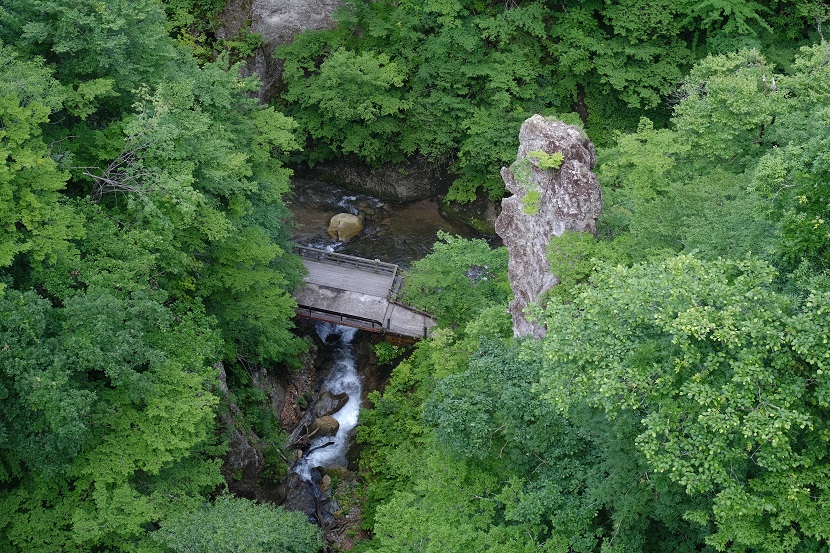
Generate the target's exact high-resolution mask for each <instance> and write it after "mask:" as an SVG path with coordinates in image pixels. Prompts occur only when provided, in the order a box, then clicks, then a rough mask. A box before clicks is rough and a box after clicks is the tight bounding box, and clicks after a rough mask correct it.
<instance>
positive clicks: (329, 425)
mask: <svg viewBox="0 0 830 553" xmlns="http://www.w3.org/2000/svg"><path fill="white" fill-rule="evenodd" d="M338 430H340V423H339V422H338V421H337V419H335V418H334V417H330V416H325V417H318V418H316V419H314V421H313V422H312V423H311V424H310V425H308V436H309V437H313V438H319V437H320V436H334V435H335V434H337V431H338Z"/></svg>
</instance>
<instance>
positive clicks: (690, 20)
mask: <svg viewBox="0 0 830 553" xmlns="http://www.w3.org/2000/svg"><path fill="white" fill-rule="evenodd" d="M820 8H821V6H818V4H816V3H813V2H805V1H803V0H794V1H781V2H779V1H769V2H755V1H737V2H732V1H705V2H699V1H697V0H694V1H693V0H688V1H681V2H677V1H669V0H613V1H604V0H590V1H587V2H586V1H579V2H560V3H555V4H554V3H550V2H543V1H541V0H529V1H521V2H515V1H510V2H482V1H480V0H458V1H448V2H429V3H418V2H397V1H395V2H393V1H390V0H382V1H368V0H350V1H348V2H345V3H344V7H343V9H342V10H341V11H340V12H339V13H338V14H336V16H335V17H336V21H337V27H336V28H335V29H333V30H325V31H312V32H306V33H302V34H301V35H300V36H299V37H298V39H297V40H296V41H294V42H293V43H292V44H290V45H288V46H285V47H282V48H280V49H279V50H278V52H277V56H278V57H279V58H281V59H283V60H284V63H285V68H286V72H285V76H284V79H285V90H284V92H283V93H282V97H281V101H282V102H283V103H284V105H285V107H286V109H287V110H288V112H289V113H290V114H292V115H293V116H295V117H296V118H297V120H298V122H300V125H301V128H302V130H303V132H305V133H306V134H307V136H308V137H309V146H310V147H309V148H308V149H307V153H306V154H304V156H302V160H303V161H306V162H309V163H312V164H313V163H317V162H319V161H321V160H325V159H330V158H332V157H339V156H343V155H355V156H357V157H358V158H360V159H361V160H363V161H365V162H368V163H369V164H371V165H379V164H381V163H383V162H396V161H400V160H402V159H403V158H405V157H408V156H412V155H422V156H425V157H426V158H428V159H430V160H432V161H433V162H435V163H438V164H441V165H445V166H448V167H449V168H450V169H451V170H452V171H453V172H454V173H455V174H456V175H458V178H457V180H456V182H455V184H454V185H453V187H452V188H451V189H450V191H449V193H448V198H449V199H451V200H457V201H461V202H469V201H471V200H473V199H475V198H476V195H477V194H478V193H482V192H483V193H486V194H487V195H489V196H490V197H491V198H493V199H499V198H500V197H501V196H502V195H503V193H504V188H503V184H502V181H501V179H500V177H499V173H498V171H499V169H500V168H501V167H502V166H506V165H508V164H509V163H510V162H511V161H512V160H513V159H515V151H516V146H517V139H516V137H517V135H518V129H519V126H520V125H521V123H522V121H524V120H525V119H526V118H528V117H529V116H530V115H532V114H534V113H540V114H543V115H546V116H564V117H566V118H569V119H573V120H574V121H571V122H576V119H577V115H575V114H578V118H579V119H581V123H582V124H584V125H585V127H586V129H587V132H588V134H589V135H590V136H591V138H592V139H593V140H594V142H595V143H597V144H601V145H605V144H608V143H610V142H612V141H613V138H614V134H615V132H617V131H630V130H633V129H635V128H636V126H637V121H638V120H639V118H640V117H641V116H648V117H650V118H651V119H652V120H653V121H655V122H657V123H658V127H660V126H663V125H664V124H665V123H666V122H667V121H668V118H669V116H670V113H671V106H672V105H673V103H675V102H676V97H677V91H678V89H679V90H680V94H681V95H683V96H688V95H691V94H692V93H693V91H691V90H688V89H686V88H685V87H684V84H683V83H684V76H685V75H686V74H687V72H688V71H689V69H690V68H691V67H692V66H693V64H694V63H695V62H697V61H700V60H703V59H705V58H706V57H707V55H710V54H725V53H729V52H733V51H735V50H738V49H741V48H753V47H754V48H762V49H764V50H765V51H768V52H769V53H770V55H774V57H775V59H776V62H777V61H778V60H782V62H783V63H790V62H791V56H792V53H793V52H795V51H796V50H797V48H798V47H799V46H801V45H803V44H806V43H808V42H809V38H808V37H809V35H810V32H811V29H813V25H814V22H815V14H816V10H820ZM770 65H771V64H770ZM723 79H724V80H723V82H722V83H720V84H718V83H715V82H714V81H713V83H712V84H713V88H712V93H713V94H718V92H717V90H721V91H722V93H723V94H727V95H728V91H729V90H730V88H729V86H734V83H732V84H730V82H729V79H730V77H729V76H728V75H727V74H726V73H724V74H723ZM718 87H720V88H718ZM742 92H745V90H742ZM736 100H737V97H736ZM689 106H691V104H689ZM746 110H747V111H745V112H743V114H744V115H745V116H746V117H745V119H746V120H745V121H744V122H743V123H740V124H737V125H738V126H739V127H740V126H741V125H744V127H746V128H754V125H755V123H756V122H758V121H760V120H761V119H763V118H764V117H765V113H764V111H763V110H754V109H753V108H751V107H749V106H747V107H746ZM732 132H740V129H738V128H735V129H730V128H729V127H728V126H725V127H724V128H723V135H724V137H726V136H727V135H728V134H729V133H732ZM702 146H704V147H705V146H707V145H706V144H703V145H702ZM722 153H723V154H725V155H729V154H728V152H722Z"/></svg>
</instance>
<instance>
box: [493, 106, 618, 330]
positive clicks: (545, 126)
mask: <svg viewBox="0 0 830 553" xmlns="http://www.w3.org/2000/svg"><path fill="white" fill-rule="evenodd" d="M539 152H543V153H542V154H539ZM557 152H559V153H561V154H562V155H563V158H564V159H563V161H562V163H561V165H560V166H559V168H558V169H546V168H545V167H544V165H545V161H546V160H545V159H544V158H545V156H546V154H554V153H557ZM595 166H596V153H595V152H594V145H593V144H591V141H590V140H588V138H587V137H586V136H585V135H584V134H582V132H581V131H580V130H579V129H577V128H576V127H574V126H572V125H567V124H565V123H563V122H561V121H551V120H547V119H545V118H544V117H542V116H541V115H534V116H533V117H531V118H530V119H528V120H526V121H525V122H524V123H523V124H522V128H521V131H520V132H519V152H518V155H517V156H516V162H515V163H514V164H513V165H511V166H510V168H507V167H502V170H501V176H502V179H504V183H505V185H506V186H507V190H509V191H510V192H511V193H512V194H513V195H512V196H510V197H509V198H505V199H504V200H502V211H501V214H500V215H499V217H498V219H497V220H496V232H497V233H498V235H499V236H501V238H502V240H503V241H504V244H505V245H506V246H507V249H508V251H509V253H510V260H509V263H508V278H509V280H510V287H511V288H512V290H513V294H514V298H515V299H514V300H513V301H512V302H511V303H510V314H511V315H512V317H513V334H514V335H515V336H517V337H521V336H533V337H535V338H542V337H543V336H544V335H545V328H544V327H543V326H541V325H538V324H534V323H532V322H530V321H528V320H527V319H526V318H525V315H524V309H525V308H526V307H527V306H528V305H530V304H532V303H536V302H537V301H538V300H539V298H540V297H541V296H542V294H544V293H545V292H547V291H548V290H550V289H551V288H552V287H554V286H556V285H557V284H559V279H558V278H557V277H556V275H554V274H552V273H551V270H550V263H549V261H548V256H547V251H548V245H549V244H550V239H551V237H552V236H561V235H562V233H563V232H564V231H566V230H574V231H580V232H590V233H593V234H596V231H597V226H596V225H597V219H598V218H599V215H600V213H601V211H602V192H601V191H600V188H599V182H598V181H597V178H596V176H595V175H594V174H593V172H592V170H593V169H594V167H595ZM537 205H538V208H537V207H536V206H537Z"/></svg>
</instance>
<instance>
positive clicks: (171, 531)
mask: <svg viewBox="0 0 830 553" xmlns="http://www.w3.org/2000/svg"><path fill="white" fill-rule="evenodd" d="M153 539H154V540H155V541H157V542H159V543H160V544H162V545H164V546H165V547H166V550H169V551H175V552H177V553H178V552H188V551H213V552H216V553H222V552H227V553H231V552H234V553H235V552H243V553H265V552H270V551H281V552H285V553H315V552H316V551H318V550H319V549H320V547H322V545H323V540H322V536H321V534H320V530H319V528H316V527H315V526H312V525H311V524H309V523H308V521H307V520H306V517H305V515H303V514H302V513H293V512H288V511H285V510H283V509H282V508H280V507H272V506H270V505H258V504H256V503H253V502H251V501H248V500H247V499H237V498H234V497H230V496H220V497H218V498H216V500H215V501H214V502H213V503H210V504H208V505H205V506H204V507H203V508H201V509H200V510H198V511H193V512H189V513H186V514H183V515H181V516H179V517H177V518H175V519H172V520H170V521H169V522H167V523H165V524H163V525H162V527H161V529H160V530H159V531H157V532H155V533H154V534H153Z"/></svg>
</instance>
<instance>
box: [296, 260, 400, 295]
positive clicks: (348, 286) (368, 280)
mask: <svg viewBox="0 0 830 553" xmlns="http://www.w3.org/2000/svg"><path fill="white" fill-rule="evenodd" d="M303 265H305V266H306V268H307V269H308V276H307V277H306V278H305V281H306V282H308V283H309V284H317V285H319V286H328V287H329V288H337V289H338V290H348V291H349V292H356V293H358V294H366V295H369V296H378V297H381V298H385V297H386V296H387V295H388V294H389V289H390V288H391V287H392V281H393V279H394V276H393V275H391V274H390V273H372V272H370V271H364V270H361V269H356V268H354V267H348V266H343V265H335V264H333V263H326V262H323V261H314V260H311V259H303Z"/></svg>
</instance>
